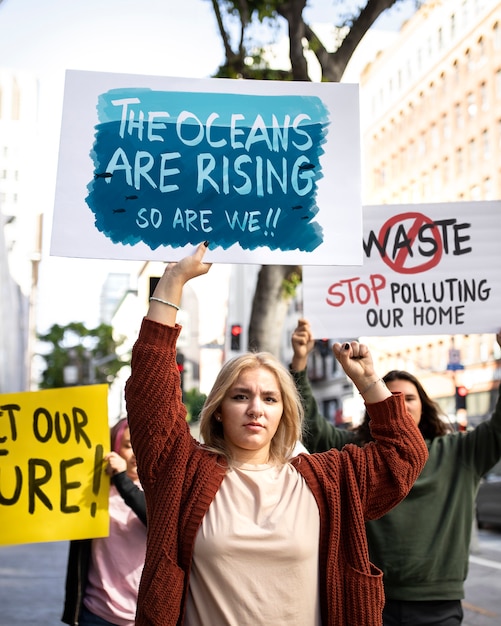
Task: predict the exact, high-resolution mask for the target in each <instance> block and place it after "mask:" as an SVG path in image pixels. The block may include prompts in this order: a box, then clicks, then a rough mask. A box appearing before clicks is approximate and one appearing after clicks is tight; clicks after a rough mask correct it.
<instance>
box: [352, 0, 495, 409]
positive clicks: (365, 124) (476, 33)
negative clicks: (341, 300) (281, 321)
mask: <svg viewBox="0 0 501 626" xmlns="http://www.w3.org/2000/svg"><path fill="white" fill-rule="evenodd" d="M360 94H361V125H362V142H363V172H364V176H363V180H364V189H363V196H364V204H365V205H380V204H406V203H412V204H416V205H417V204H423V203H430V202H452V201H461V200H475V201H477V200H499V199H501V176H500V163H501V3H500V2H499V1H498V0H461V1H460V2H459V1H458V0H430V1H429V2H427V3H425V4H424V5H423V6H422V7H421V8H420V9H419V10H418V11H416V13H415V14H414V15H413V16H412V17H411V18H410V19H409V20H408V21H407V22H406V23H405V24H404V25H403V27H402V29H401V31H400V34H399V37H397V38H396V39H394V40H393V41H392V42H391V43H390V44H389V46H388V47H386V48H385V49H384V50H382V51H381V52H379V53H378V54H377V55H376V56H375V58H373V59H372V60H371V61H370V62H369V63H367V64H366V66H365V67H364V69H363V70H362V72H361V75H360ZM500 327H501V323H500ZM370 341H371V346H373V347H374V350H375V354H376V356H377V359H378V370H379V371H387V370H389V369H407V370H409V371H412V372H413V373H415V374H416V375H418V376H419V378H420V379H421V380H422V382H423V383H424V385H425V388H426V389H427V390H428V391H429V393H430V395H431V396H432V397H434V398H435V399H436V400H437V401H438V402H439V403H440V404H441V406H442V407H443V408H444V410H445V411H446V412H447V413H448V414H452V415H454V414H455V413H456V403H455V390H456V387H457V386H458V385H460V386H464V387H465V388H466V390H467V391H468V396H467V412H468V419H469V420H470V421H475V420H477V419H480V418H481V417H482V416H484V415H486V414H488V413H489V412H490V410H492V408H493V403H494V401H495V397H496V395H497V391H496V390H497V385H498V383H499V380H500V378H501V376H500V363H499V358H500V352H499V349H498V346H497V345H496V343H495V341H494V339H493V337H492V335H481V334H480V335H471V336H468V335H455V336H452V337H450V336H438V335H437V336H426V337H423V336H418V337H398V338H388V337H386V338H384V339H378V338H374V337H372V338H370Z"/></svg>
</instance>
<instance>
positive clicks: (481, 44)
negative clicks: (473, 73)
mask: <svg viewBox="0 0 501 626" xmlns="http://www.w3.org/2000/svg"><path fill="white" fill-rule="evenodd" d="M477 45H478V49H477V59H478V66H479V67H481V66H482V65H483V64H484V63H485V41H484V38H483V37H480V39H479V40H478V44H477Z"/></svg>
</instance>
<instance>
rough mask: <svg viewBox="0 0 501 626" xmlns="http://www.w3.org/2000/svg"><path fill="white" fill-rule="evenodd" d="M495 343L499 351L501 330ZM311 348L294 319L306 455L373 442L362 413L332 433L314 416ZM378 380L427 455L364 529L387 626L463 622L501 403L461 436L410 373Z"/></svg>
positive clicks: (499, 439) (499, 446) (304, 328)
mask: <svg viewBox="0 0 501 626" xmlns="http://www.w3.org/2000/svg"><path fill="white" fill-rule="evenodd" d="M496 339H497V342H498V344H499V345H500V346H501V332H500V333H498V334H497V336H496ZM314 343H315V342H314V338H313V335H312V332H311V328H310V325H309V323H308V321H307V320H304V319H301V320H299V322H298V326H297V328H296V329H295V331H294V333H293V335H292V346H293V353H294V355H293V359H292V362H291V366H290V369H291V372H292V374H293V377H294V380H295V382H296V386H297V388H298V390H299V392H300V394H301V396H302V398H303V405H304V408H305V431H306V432H305V437H304V444H305V446H306V448H307V449H308V450H309V451H310V452H320V451H324V450H329V449H331V448H337V449H341V448H342V447H343V446H344V445H345V444H347V443H357V444H359V445H364V444H365V443H366V442H367V441H371V440H372V438H371V435H370V420H369V418H368V415H367V414H366V417H365V420H364V422H363V423H362V424H361V425H360V426H359V427H358V428H357V429H355V430H351V431H350V430H342V429H338V428H336V427H335V426H334V425H333V424H331V423H330V422H328V421H327V420H326V419H325V418H324V417H323V416H322V415H320V413H319V411H318V406H317V403H316V401H315V398H314V397H313V393H312V390H311V387H310V384H309V381H308V376H307V372H306V365H307V360H308V354H309V353H310V351H311V350H312V349H313V346H314ZM383 380H384V381H385V383H386V385H387V387H388V388H389V389H390V391H391V392H392V393H394V392H401V393H403V394H404V397H405V403H406V407H407V410H408V412H409V413H410V414H411V415H412V417H413V418H414V420H415V422H416V423H417V424H418V428H419V430H420V431H421V434H422V435H423V437H424V439H425V441H426V444H427V447H428V452H429V457H428V461H427V462H426V465H425V467H424V469H423V470H422V471H421V474H420V475H419V477H418V478H417V480H416V482H415V483H414V486H413V487H412V489H411V491H410V492H409V494H408V495H407V496H406V498H405V499H404V500H402V502H400V504H398V505H397V506H396V507H395V508H393V509H392V510H391V511H390V512H389V513H386V515H384V516H383V517H381V518H380V519H378V520H374V521H370V522H367V524H366V530H367V538H368V542H369V552H370V557H371V560H372V562H373V563H374V564H375V565H377V566H378V567H379V568H380V569H381V570H382V571H383V575H384V576H383V581H384V589H385V600H386V603H385V608H384V613H383V621H384V626H397V625H398V626H403V625H404V624H410V625H412V626H432V625H433V626H438V625H440V626H456V625H457V624H461V623H462V619H463V610H462V605H461V599H462V598H464V581H465V579H466V576H467V573H468V556H469V548H470V540H471V531H472V527H473V521H474V510H475V497H476V493H477V489H478V486H479V483H480V480H481V478H482V476H483V475H484V474H485V473H486V472H487V471H488V470H489V469H490V468H491V467H492V466H493V465H495V464H496V462H497V461H498V460H499V459H500V458H501V399H500V398H499V397H498V401H497V404H496V408H495V410H494V413H493V414H492V416H491V418H490V419H488V420H486V421H484V422H482V423H480V424H479V425H478V426H477V427H476V428H475V429H474V430H472V431H469V432H466V433H458V432H453V431H452V429H451V428H448V426H447V424H446V423H445V422H444V421H443V420H442V419H441V417H440V409H439V407H438V405H437V404H436V403H435V402H434V401H433V400H432V399H431V398H430V397H429V396H428V395H427V393H426V391H425V390H424V388H423V386H422V385H421V383H420V382H419V381H418V379H417V378H416V377H415V376H413V375H412V374H410V373H409V372H404V371H395V370H394V371H392V372H389V373H388V374H386V376H384V377H383Z"/></svg>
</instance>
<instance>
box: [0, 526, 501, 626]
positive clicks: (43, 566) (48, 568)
mask: <svg viewBox="0 0 501 626" xmlns="http://www.w3.org/2000/svg"><path fill="white" fill-rule="evenodd" d="M67 551H68V543H67V542H57V543H38V544H22V545H15V546H4V547H0V626H33V625H36V626H57V625H58V624H61V621H60V617H61V613H62V607H63V598H64V580H65V568H66V556H67ZM500 571H501V531H494V530H480V531H478V538H477V540H475V541H474V549H473V551H472V554H471V557H470V574H469V576H468V580H467V583H466V598H465V600H464V602H463V606H464V613H465V619H464V622H463V626H499V624H501V575H500Z"/></svg>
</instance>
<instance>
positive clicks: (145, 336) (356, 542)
mask: <svg viewBox="0 0 501 626" xmlns="http://www.w3.org/2000/svg"><path fill="white" fill-rule="evenodd" d="M179 332H180V326H178V325H176V326H175V327H170V326H165V325H163V324H159V323H157V322H154V321H152V320H148V319H147V318H145V319H144V320H143V323H142V326H141V330H140V334H139V338H138V340H137V342H136V344H135V346H134V349H133V353H132V374H131V376H130V378H129V380H128V381H127V385H126V389H125V395H126V402H127V414H128V418H129V424H130V430H131V439H132V446H133V448H134V452H135V454H136V458H137V463H138V471H139V477H140V480H141V484H142V486H143V489H144V493H145V496H146V505H147V511H148V543H147V552H146V562H145V566H144V570H143V576H142V580H141V585H140V589H139V597H138V607H137V619H136V626H151V625H155V626H176V625H179V626H180V625H182V624H183V623H184V614H185V607H186V598H187V594H188V587H189V577H190V567H191V560H192V554H193V546H194V543H195V536H196V533H197V530H198V528H199V526H200V524H201V522H202V518H203V517H204V515H205V513H206V512H207V510H208V508H209V506H210V504H211V502H212V500H213V499H214V496H215V495H216V492H217V490H218V489H219V486H220V484H221V481H222V480H223V478H224V476H225V473H226V466H227V464H226V461H225V459H224V458H222V457H218V456H217V455H215V454H213V453H211V452H209V451H208V450H207V449H206V448H204V446H203V445H201V444H200V443H198V442H197V441H196V440H195V439H193V438H192V436H191V434H190V429H189V426H188V424H187V422H186V409H185V407H184V405H183V404H182V401H181V392H180V384H179V372H178V369H177V366H176V340H177V337H178V335H179ZM368 409H369V412H370V416H371V424H372V432H373V436H374V438H375V440H376V441H375V442H373V443H370V444H367V445H366V446H364V447H363V448H360V447H357V446H355V445H347V446H346V447H345V448H344V449H343V450H341V451H338V450H334V449H333V450H330V451H328V452H324V453H321V454H311V455H307V454H302V455H300V456H298V457H296V458H295V459H293V460H292V461H291V463H292V464H293V465H294V467H295V468H296V469H297V471H298V472H300V473H301V474H302V475H303V476H304V479H305V481H306V483H307V484H308V486H309V488H310V489H311V491H312V493H313V495H314V497H315V500H316V502H317V505H318V509H319V513H320V545H319V567H320V576H319V580H320V605H321V614H322V624H323V625H324V626H381V624H382V609H383V605H384V593H383V582H382V573H381V572H380V570H378V569H377V568H376V567H375V566H374V565H372V564H371V563H370V561H369V556H368V548H367V540H366V534H365V521H367V520H370V519H375V518H378V517H381V516H382V515H384V514H385V513H386V512H387V511H388V510H390V509H391V508H392V507H394V506H395V505H396V504H398V503H399V502H400V501H401V500H402V499H403V498H404V497H405V496H406V495H407V493H408V491H409V490H410V488H411V487H412V485H413V483H414V481H415V479H416V478H417V476H418V475H419V473H420V472H421V469H422V468H423V465H424V464H425V462H426V459H427V456H428V452H427V448H426V445H425V442H424V440H423V437H422V436H421V434H420V433H419V431H418V429H417V426H416V425H415V423H414V421H413V419H412V418H411V416H410V415H408V414H407V413H406V410H405V404H404V401H403V397H402V396H401V395H400V394H394V395H393V396H392V397H390V398H388V399H387V400H385V401H384V402H379V403H377V404H371V405H369V406H368ZM284 580H286V575H284ZM278 601H279V600H278ZM256 626H259V625H256ZM266 626H268V625H266Z"/></svg>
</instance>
